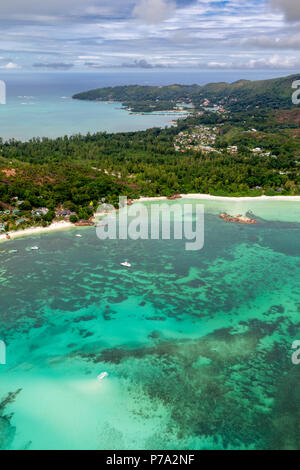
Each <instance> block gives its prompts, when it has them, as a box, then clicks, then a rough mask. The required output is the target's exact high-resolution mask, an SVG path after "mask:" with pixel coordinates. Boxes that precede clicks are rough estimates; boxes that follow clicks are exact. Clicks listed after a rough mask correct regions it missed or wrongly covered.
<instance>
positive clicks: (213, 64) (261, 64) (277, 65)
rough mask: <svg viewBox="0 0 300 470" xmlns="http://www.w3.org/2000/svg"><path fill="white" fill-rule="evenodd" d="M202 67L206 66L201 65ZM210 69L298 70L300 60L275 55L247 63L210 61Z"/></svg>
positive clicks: (239, 61)
mask: <svg viewBox="0 0 300 470" xmlns="http://www.w3.org/2000/svg"><path fill="white" fill-rule="evenodd" d="M200 65H201V66H202V67H203V66H205V64H200ZM207 67H208V68H210V69H277V70H280V69H283V70H288V69H292V70H293V69H296V68H298V67H300V58H299V57H295V56H281V55H278V54H274V55H272V56H271V57H260V58H253V59H248V60H246V61H241V60H230V61H210V62H208V63H207Z"/></svg>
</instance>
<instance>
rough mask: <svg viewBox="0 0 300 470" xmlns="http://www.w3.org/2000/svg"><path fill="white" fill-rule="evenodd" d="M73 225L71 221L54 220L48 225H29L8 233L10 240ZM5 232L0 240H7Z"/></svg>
mask: <svg viewBox="0 0 300 470" xmlns="http://www.w3.org/2000/svg"><path fill="white" fill-rule="evenodd" d="M72 227H74V224H71V222H65V221H64V220H63V221H61V222H54V223H53V224H51V225H49V227H30V228H26V229H25V230H18V231H17V232H9V233H8V235H9V236H10V239H11V240H14V239H15V238H21V237H26V236H30V235H39V234H40V233H49V232H55V231H56V230H65V229H70V228H72ZM6 235H7V234H2V235H0V242H4V241H9V239H7V238H6Z"/></svg>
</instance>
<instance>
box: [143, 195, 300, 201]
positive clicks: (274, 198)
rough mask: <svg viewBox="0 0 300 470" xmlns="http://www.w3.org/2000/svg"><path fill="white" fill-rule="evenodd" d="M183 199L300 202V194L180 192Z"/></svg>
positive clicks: (145, 199)
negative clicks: (212, 194)
mask: <svg viewBox="0 0 300 470" xmlns="http://www.w3.org/2000/svg"><path fill="white" fill-rule="evenodd" d="M180 196H181V198H182V199H202V200H210V201H229V202H241V201H289V202H293V201H294V202H300V196H257V197H230V196H211V195H210V194H180ZM165 200H167V197H165V196H161V197H141V198H140V199H135V200H134V202H151V201H165Z"/></svg>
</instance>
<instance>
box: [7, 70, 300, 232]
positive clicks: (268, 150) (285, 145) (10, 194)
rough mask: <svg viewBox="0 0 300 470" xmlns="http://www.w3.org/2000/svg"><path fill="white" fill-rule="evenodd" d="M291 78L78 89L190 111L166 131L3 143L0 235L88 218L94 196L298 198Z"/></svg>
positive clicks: (91, 96)
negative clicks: (90, 89)
mask: <svg viewBox="0 0 300 470" xmlns="http://www.w3.org/2000/svg"><path fill="white" fill-rule="evenodd" d="M297 79H300V75H294V76H290V77H285V78H278V79H274V80H266V81H259V82H250V81H245V80H241V81H238V82H235V83H233V84H225V83H217V84H210V85H206V86H204V87H200V86H199V85H192V86H185V85H184V86H183V85H172V86H167V87H142V86H125V87H114V88H103V89H99V90H93V91H89V92H85V93H81V94H79V95H75V96H74V98H76V99H86V100H101V101H103V100H108V101H110V100H117V101H121V102H122V103H123V104H124V106H127V107H129V108H131V109H132V110H135V111H136V112H147V110H149V109H151V110H152V111H158V110H164V111H170V110H174V109H178V108H181V107H182V108H183V109H184V108H185V106H189V109H190V112H189V115H188V116H187V117H186V118H185V119H179V120H177V121H176V122H174V126H172V127H169V128H165V129H161V128H153V129H148V130H146V131H138V132H127V133H124V132H122V133H121V132H120V133H115V134H108V133H105V132H99V133H96V134H93V135H92V134H88V135H86V136H83V135H74V136H71V137H61V138H57V139H47V138H44V139H39V138H36V139H32V140H31V141H29V142H19V141H16V140H10V141H8V142H4V141H2V140H1V141H0V155H1V156H0V233H2V234H5V233H6V232H8V231H16V230H23V229H26V228H29V227H40V226H43V227H45V228H46V227H47V226H49V225H51V224H52V223H53V222H57V223H61V222H68V223H73V224H78V225H89V224H92V223H93V222H92V217H93V214H94V212H95V209H96V208H97V206H98V204H99V202H101V201H102V200H103V199H104V198H105V200H106V202H108V203H111V204H113V205H114V206H115V207H117V205H118V199H119V196H120V195H126V196H127V197H128V198H129V199H138V198H139V197H140V196H147V197H159V196H164V197H172V196H173V195H176V194H208V195H214V196H222V197H229V196H230V197H258V196H262V195H264V196H299V195H300V108H299V107H297V106H295V105H293V104H292V99H291V96H292V92H293V90H292V83H293V81H294V80H297ZM129 119H130V117H129Z"/></svg>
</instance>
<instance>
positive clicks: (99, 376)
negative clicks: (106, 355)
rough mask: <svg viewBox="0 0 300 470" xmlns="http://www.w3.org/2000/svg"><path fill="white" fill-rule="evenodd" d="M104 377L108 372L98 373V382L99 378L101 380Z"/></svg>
mask: <svg viewBox="0 0 300 470" xmlns="http://www.w3.org/2000/svg"><path fill="white" fill-rule="evenodd" d="M106 377H108V373H107V372H102V373H101V374H100V375H98V377H97V380H98V381H99V382H100V380H103V379H105V378H106Z"/></svg>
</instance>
